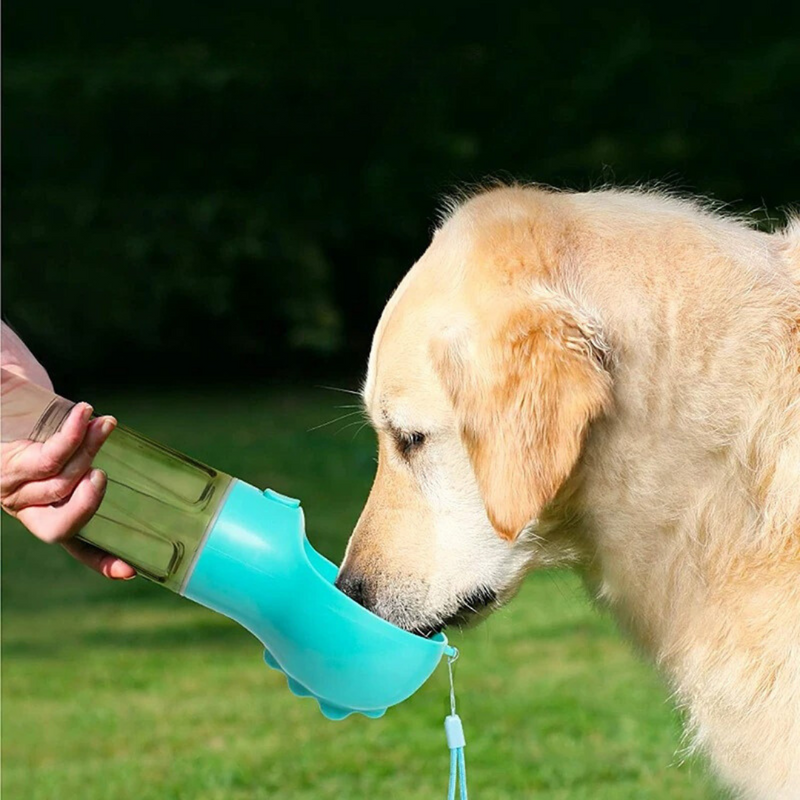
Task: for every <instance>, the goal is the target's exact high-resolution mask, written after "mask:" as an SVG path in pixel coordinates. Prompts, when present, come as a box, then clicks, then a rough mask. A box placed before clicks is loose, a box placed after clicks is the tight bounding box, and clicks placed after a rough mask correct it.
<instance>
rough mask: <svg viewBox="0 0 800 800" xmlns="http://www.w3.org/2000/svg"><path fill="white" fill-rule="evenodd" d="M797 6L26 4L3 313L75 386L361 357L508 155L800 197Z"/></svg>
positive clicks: (782, 200) (573, 178)
mask: <svg viewBox="0 0 800 800" xmlns="http://www.w3.org/2000/svg"><path fill="white" fill-rule="evenodd" d="M797 17H798V14H797V10H796V7H794V6H792V5H790V4H785V5H784V7H783V8H782V9H781V10H780V13H779V14H771V13H768V9H766V8H764V7H759V8H758V9H755V10H753V9H750V10H748V12H747V13H746V14H740V13H738V12H736V10H735V9H734V8H733V7H732V6H730V5H727V6H723V5H721V4H713V3H712V4H699V3H697V4H693V5H691V6H686V7H685V8H681V7H679V6H676V5H675V3H670V4H660V5H657V6H656V5H651V4H641V3H632V2H613V0H612V2H609V3H604V4H602V7H599V6H596V5H595V4H590V3H586V2H579V3H570V4H566V3H561V4H549V5H547V6H544V5H541V4H537V3H515V4H507V5H492V4H489V5H487V4H485V3H460V4H451V5H448V4H431V3H428V2H419V0H410V2H406V3H403V4H401V5H397V4H389V3H374V2H370V3H364V2H351V3H344V4H340V3H334V2H330V1H329V2H322V1H321V0H294V1H293V2H258V3H252V4H250V3H243V2H228V3H218V2H207V0H193V2H188V0H171V1H169V2H166V1H165V0H119V2H116V3H107V2H99V0H76V1H75V2H71V3H63V2H57V1H56V0H25V2H22V1H21V0H16V2H11V3H7V4H5V7H4V24H5V31H4V33H5V35H4V42H3V43H4V50H5V52H4V58H3V68H4V69H3V90H4V101H5V108H4V111H5V114H4V122H5V125H4V128H5V130H4V133H5V135H4V139H3V177H4V187H3V204H4V243H3V256H4V271H3V289H4V293H5V294H4V313H5V314H6V316H7V318H8V319H9V321H10V322H11V323H12V324H13V325H14V326H15V327H16V328H17V329H18V331H19V332H20V333H21V335H22V336H23V338H25V339H26V340H28V341H29V343H30V344H31V346H32V347H33V348H34V349H35V351H36V352H37V354H38V355H39V356H40V358H41V359H42V360H43V362H44V363H45V364H46V365H47V366H48V367H49V368H50V370H51V372H52V373H53V375H54V377H55V379H56V381H57V383H58V384H59V385H60V386H61V388H62V390H63V389H64V388H65V387H67V388H69V389H70V390H72V389H73V387H75V386H80V385H81V382H86V381H89V382H95V383H96V382H98V381H102V382H104V383H109V382H122V383H124V382H133V383H140V382H142V381H148V382H156V381H182V382H186V381H197V382H202V383H205V382H208V381H209V380H212V379H226V380H228V379H233V378H236V379H238V380H246V381H263V380H267V379H269V378H272V377H276V376H280V377H287V376H294V377H297V376H311V375H313V376H320V375H322V374H325V375H334V374H339V375H341V374H349V375H353V374H356V373H357V372H359V371H360V370H361V369H362V365H363V363H364V360H365V357H366V354H367V350H368V345H369V338H370V335H371V332H372V329H373V327H374V325H375V323H376V321H377V318H378V315H379V313H380V309H381V307H382V305H383V303H384V302H385V300H386V298H387V296H388V294H389V293H390V292H391V290H392V288H393V287H394V285H395V284H396V283H397V281H398V280H399V278H400V277H401V275H402V274H403V272H404V271H405V270H406V269H407V268H408V267H409V266H410V265H411V264H412V263H413V261H414V260H415V258H416V257H418V256H419V255H420V254H421V252H422V251H423V250H424V248H425V246H426V243H427V241H428V238H429V236H430V232H431V229H432V226H433V225H434V224H435V219H436V209H437V205H438V203H439V199H440V198H441V196H442V195H443V194H445V193H447V192H448V191H450V190H451V189H452V188H453V187H455V186H458V185H459V184H462V183H464V182H472V181H476V180H480V179H482V178H484V177H485V176H487V175H501V176H513V177H515V178H520V179H527V180H536V181H541V182H545V183H551V184H554V185H557V186H567V187H574V188H590V187H592V186H596V185H598V184H601V183H604V182H623V183H630V182H634V181H642V180H645V181H647V180H662V181H666V182H667V183H669V184H670V185H674V186H677V187H679V188H681V189H685V190H689V191H698V192H701V193H704V194H708V195H711V196H713V197H715V198H718V199H720V200H724V201H726V202H730V203H732V205H733V207H734V208H735V209H736V210H744V211H750V210H753V209H760V211H759V214H760V215H761V216H762V217H763V218H765V219H766V220H767V223H766V224H769V222H768V218H769V216H770V215H769V214H768V213H767V211H766V209H769V210H770V211H771V212H772V216H773V218H774V217H775V216H779V213H778V212H779V211H780V208H781V207H782V206H784V205H785V204H788V203H790V202H792V201H797V200H798V197H799V196H800V193H799V192H798V174H800V172H798V167H800V80H799V79H798V76H800V40H799V39H798V26H797V24H796V22H797Z"/></svg>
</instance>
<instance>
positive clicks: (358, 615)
mask: <svg viewBox="0 0 800 800" xmlns="http://www.w3.org/2000/svg"><path fill="white" fill-rule="evenodd" d="M337 571H338V568H337V567H336V565H335V564H333V563H331V562H330V561H328V560H327V559H326V558H324V557H323V556H322V555H320V554H319V553H318V552H317V551H316V550H314V548H313V547H312V546H311V544H310V543H309V542H308V539H307V538H306V534H305V521H304V518H303V511H302V509H301V508H300V502H299V501H298V500H295V499H293V498H290V497H285V496H284V495H281V494H278V493H277V492H273V491H272V490H270V489H267V490H266V491H265V492H261V491H259V490H258V489H256V488H254V487H253V486H250V485H249V484H246V483H244V482H242V481H239V480H234V481H233V483H232V485H231V488H230V491H229V493H228V496H227V498H226V499H225V501H224V503H223V505H222V507H221V509H220V512H219V514H218V516H217V519H216V520H215V522H214V523H213V525H212V526H211V528H210V529H209V533H208V535H207V537H206V540H205V542H204V544H203V545H202V546H201V548H200V549H199V554H198V556H197V558H196V560H195V563H194V565H193V567H192V569H191V570H190V572H189V575H188V578H187V580H186V582H185V584H184V587H183V589H182V591H181V594H183V595H184V596H185V597H188V598H189V599H191V600H194V601H195V602H198V603H200V604H202V605H204V606H206V607H208V608H211V609H213V610H214V611H218V612H219V613H221V614H224V615H225V616H228V617H230V618H231V619H234V620H236V621H237V622H238V623H239V624H240V625H242V626H243V627H245V628H246V629H247V630H249V631H250V632H251V633H252V634H253V635H254V636H256V637H257V638H258V639H259V640H260V641H261V643H262V644H263V645H264V647H265V654H264V660H265V661H266V663H267V664H268V665H269V666H270V667H272V668H274V669H278V670H280V671H281V672H283V673H284V674H285V675H286V679H287V683H288V685H289V689H290V690H291V691H292V692H293V693H294V694H296V695H298V696H299V697H313V698H314V699H316V700H317V702H318V703H319V707H320V709H321V711H322V713H323V714H324V715H325V716H326V717H328V718H329V719H343V718H344V717H347V716H348V715H350V714H351V713H353V712H360V713H361V714H364V715H365V716H368V717H373V718H375V717H380V716H382V715H383V714H384V713H385V711H386V709H387V708H388V707H389V706H393V705H396V704H397V703H400V702H402V701H403V700H405V699H407V698H408V697H410V696H411V695H412V694H414V692H416V691H417V689H419V688H420V686H422V684H423V683H425V681H426V680H427V679H428V678H429V677H430V675H431V673H432V672H433V671H434V669H435V668H436V666H437V664H438V663H439V661H440V660H441V657H442V655H444V654H445V653H448V654H452V653H454V652H455V651H454V649H453V648H452V647H450V646H449V645H448V644H447V639H446V637H445V636H444V635H443V634H437V635H436V636H434V637H432V638H430V639H424V638H422V637H420V636H416V635H414V634H413V633H408V632H407V631H404V630H402V629H401V628H398V627H396V626H395V625H392V624H391V623H389V622H387V621H386V620H383V619H381V618H380V617H378V616H376V615H375V614H373V613H371V612H370V611H367V610H366V609H365V608H363V607H362V606H360V605H359V604H358V603H356V602H355V601H353V600H351V599H350V598H349V597H348V596H347V595H345V594H344V593H342V592H340V591H339V590H338V589H337V588H336V587H335V586H334V584H333V581H334V580H335V578H336V574H337Z"/></svg>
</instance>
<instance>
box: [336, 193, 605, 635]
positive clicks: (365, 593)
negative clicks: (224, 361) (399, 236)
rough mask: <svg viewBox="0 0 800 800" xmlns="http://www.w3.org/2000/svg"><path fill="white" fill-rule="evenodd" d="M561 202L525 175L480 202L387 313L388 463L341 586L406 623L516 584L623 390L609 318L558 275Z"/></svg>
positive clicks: (370, 386)
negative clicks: (596, 313)
mask: <svg viewBox="0 0 800 800" xmlns="http://www.w3.org/2000/svg"><path fill="white" fill-rule="evenodd" d="M559 202H560V199H559V198H558V197H557V196H552V195H551V196H546V195H540V194H539V193H531V192H525V191H523V190H512V189H506V190H500V191H495V192H490V193H487V194H485V195H481V196H479V197H477V198H474V199H473V200H471V201H470V202H468V203H467V204H466V205H465V206H464V207H462V208H461V209H460V210H458V211H457V212H456V213H455V214H454V215H453V216H452V217H451V218H450V219H449V220H448V221H447V222H446V223H445V224H444V225H443V226H442V227H441V228H440V229H439V230H438V232H437V233H436V235H435V236H434V239H433V242H432V243H431V246H430V248H429V249H428V250H427V252H426V253H425V254H424V255H423V257H422V258H421V259H420V261H419V262H418V263H417V264H416V265H415V266H414V267H413V268H412V270H411V271H410V272H409V273H408V275H407V276H406V277H405V279H404V280H403V282H402V283H401V285H400V286H399V287H398V289H397V291H396V293H395V294H394V296H393V297H392V299H391V300H390V301H389V303H388V305H387V307H386V309H385V311H384V313H383V316H382V318H381V321H380V323H379V325H378V328H377V331H376V334H375V338H374V342H373V347H372V352H371V355H370V362H369V368H368V375H367V380H366V384H365V387H364V402H365V405H366V408H367V412H368V414H369V416H370V419H371V420H372V423H373V425H374V427H375V430H376V431H377V436H378V451H379V457H378V469H377V474H376V477H375V483H374V485H373V488H372V491H371V493H370V496H369V499H368V501H367V504H366V506H365V508H364V511H363V513H362V515H361V518H360V519H359V521H358V524H357V526H356V528H355V531H354V532H353V535H352V538H351V540H350V543H349V545H348V550H347V554H346V558H345V561H344V564H343V566H342V570H341V572H340V575H339V579H338V585H339V586H340V587H341V588H342V589H343V590H344V591H346V592H347V593H348V594H350V595H351V596H352V597H354V598H355V599H357V600H358V601H359V602H361V603H362V604H364V605H365V606H366V607H368V608H370V609H371V610H373V611H375V612H376V613H377V614H379V615H381V616H383V617H385V618H387V619H389V620H390V621H392V622H394V623H395V624H398V625H400V626H402V627H404V628H406V629H409V630H415V631H418V632H421V633H430V632H433V631H437V630H439V629H441V628H442V627H444V626H445V625H447V624H449V623H452V622H454V621H459V622H460V621H467V619H468V618H469V617H472V616H475V615H480V614H481V612H484V613H485V612H486V611H488V610H490V609H491V608H492V607H495V606H496V605H498V604H499V603H500V602H502V601H503V600H505V599H506V598H507V597H509V596H510V595H511V594H512V593H513V592H514V590H515V589H516V587H517V585H518V584H519V582H520V580H521V578H522V576H523V575H524V573H525V571H526V569H527V568H528V566H529V565H530V564H531V562H532V561H533V562H535V561H536V560H537V555H538V557H539V558H540V560H541V559H543V558H544V556H543V553H544V552H545V550H546V547H545V544H546V543H545V538H546V533H545V532H544V530H543V526H542V525H540V524H539V523H540V522H541V519H542V517H543V512H544V511H545V509H546V508H547V507H552V506H553V503H554V501H555V500H557V499H558V497H559V496H560V495H561V494H563V487H564V486H565V484H566V483H567V481H568V478H569V477H570V476H571V475H572V474H573V472H574V470H575V466H576V463H577V462H578V460H579V456H580V454H581V449H582V444H583V441H584V437H585V435H586V432H587V428H588V426H589V425H590V423H591V422H592V420H593V419H594V418H596V417H597V416H598V415H599V414H601V413H602V411H603V410H604V408H605V407H606V405H607V403H608V402H609V394H610V389H609V384H610V380H609V375H608V372H607V370H606V364H605V359H606V350H605V347H604V344H603V341H602V338H601V336H600V332H599V330H598V328H597V326H596V324H595V322H594V321H593V320H592V319H591V318H590V317H589V316H588V315H586V314H585V313H583V312H582V311H581V309H580V308H579V307H578V306H577V305H576V303H575V302H574V301H571V300H570V299H568V298H567V296H565V295H564V294H562V293H559V291H557V290H555V289H554V288H553V287H554V286H555V285H556V281H555V280H554V279H555V277H556V274H557V272H558V270H559V269H560V268H561V266H560V262H561V260H562V259H563V258H565V257H566V255H565V247H566V246H567V242H568V238H569V233H568V230H567V229H566V227H565V226H564V224H563V223H562V222H561V221H560V217H559V213H560V212H559ZM559 546H561V547H568V545H566V544H564V543H563V542H562V543H561V545H553V547H554V548H555V549H556V550H557V549H558V547H559ZM552 552H553V551H551V556H552Z"/></svg>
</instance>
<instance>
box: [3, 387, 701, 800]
mask: <svg viewBox="0 0 800 800" xmlns="http://www.w3.org/2000/svg"><path fill="white" fill-rule="evenodd" d="M340 398H346V395H340V396H337V395H334V394H331V393H323V392H300V391H297V390H286V391H283V392H279V391H277V390H272V391H270V392H263V391H261V392H259V391H248V392H242V391H236V392H233V391H232V392H230V393H225V394H223V393H220V394H218V395H217V396H215V397H207V396H203V397H187V396H179V395H168V394H162V395H159V396H139V397H134V396H125V397H116V398H114V397H111V398H105V400H106V402H104V403H103V407H104V408H108V409H110V410H113V411H114V412H115V413H116V414H117V415H118V416H119V417H120V418H121V419H122V420H124V422H125V423H126V424H128V425H129V426H130V427H133V428H136V429H138V430H141V431H142V432H145V433H147V434H149V435H150V436H152V437H154V438H155V439H157V440H160V441H163V442H165V443H168V444H171V445H173V446H174V447H177V448H178V449H180V450H183V451H185V452H187V453H190V454H192V455H194V456H196V457H198V458H200V459H201V460H204V461H206V462H207V463H210V464H212V465H214V466H217V467H219V468H220V469H224V470H226V471H228V472H231V473H233V474H234V475H236V476H238V477H241V478H243V479H245V480H248V481H250V482H251V483H254V484H257V485H259V486H267V485H270V486H273V487H275V488H276V489H278V490H280V491H282V492H284V493H287V494H290V495H295V496H299V497H301V498H302V499H303V503H304V506H305V508H306V515H307V520H308V527H309V534H310V536H311V538H312V540H313V541H314V542H315V544H316V545H317V546H318V547H319V548H320V549H321V550H322V551H323V552H325V553H326V554H327V555H329V556H331V557H333V558H334V559H336V560H337V561H338V559H339V558H340V557H341V553H342V550H343V547H344V544H345V541H346V539H347V536H348V533H349V531H350V529H351V528H352V525H353V523H354V521H355V520H356V518H357V516H358V512H359V509H360V507H361V504H362V503H363V501H364V499H365V497H366V495H367V492H368V489H369V484H370V481H371V477H372V471H373V469H374V463H373V441H372V436H371V434H369V433H368V432H367V431H364V432H363V433H361V434H360V435H359V436H358V437H356V438H355V439H353V436H352V432H353V431H354V430H355V428H350V429H348V430H345V431H343V432H341V433H337V430H338V429H339V428H340V424H335V425H329V426H327V427H323V428H320V429H319V430H316V431H310V432H309V428H312V427H314V426H315V425H319V424H320V423H322V422H324V421H325V420H326V419H329V418H332V417H334V416H338V415H339V414H342V413H345V412H344V411H341V410H337V409H336V408H335V406H337V405H342V404H347V403H349V402H350V400H348V399H340ZM91 399H95V400H96V399H97V398H91ZM342 424H343V423H342ZM2 544H3V564H2V569H3V589H2V591H3V686H2V700H3V704H2V724H3V768H4V769H3V775H2V789H3V798H4V800H106V799H107V798H114V800H128V798H130V800H173V799H174V800H178V799H180V800H187V799H188V798H191V799H192V800H261V799H262V798H300V799H302V798H337V799H338V798H377V797H382V798H426V799H427V798H435V797H443V796H444V792H445V787H446V771H447V763H448V759H447V751H446V746H445V743H444V733H443V729H442V720H443V717H444V715H445V713H446V711H447V677H446V670H445V669H444V668H443V667H442V668H440V669H439V670H438V672H437V674H436V675H435V676H434V677H433V678H432V679H431V680H430V681H429V682H428V683H427V684H426V685H425V686H424V687H423V688H422V690H421V691H420V692H419V693H418V694H417V695H415V696H414V697H413V698H412V699H410V700H409V701H408V702H406V703H404V704H403V705H401V706H399V707H396V708H393V709H391V710H390V711H389V712H388V713H387V715H386V716H385V717H384V718H383V719H382V720H378V721H372V720H367V719H364V718H362V717H356V718H352V717H351V718H350V719H347V720H345V721H344V722H339V723H333V722H328V721H327V720H325V719H324V718H323V717H322V716H321V714H320V713H319V711H318V710H317V708H316V706H315V704H314V703H313V702H312V701H310V700H298V699H297V698H295V697H294V696H293V695H291V694H290V693H289V691H288V690H287V689H286V686H285V684H284V680H283V678H282V676H280V675H279V674H277V673H275V672H272V671H270V670H268V669H267V668H266V667H265V666H264V665H263V663H262V661H261V650H260V647H259V645H258V643H257V642H256V641H255V640H254V639H252V638H251V637H250V636H249V635H248V634H247V633H246V632H245V631H244V630H242V629H241V628H239V627H238V626H236V625H235V624H234V623H232V622H230V621H228V620H226V619H224V618H222V617H220V616H217V615H215V614H212V613H211V612H209V611H206V610H205V609H203V608H200V607H199V606H195V605H193V604H192V603H190V602H188V601H185V600H182V599H180V598H179V597H177V596H175V595H172V594H170V593H169V592H167V591H165V590H163V589H160V588H158V587H156V586H153V585H152V584H149V583H147V581H144V580H142V579H137V580H135V581H132V582H130V583H111V582H108V581H104V580H103V579H102V578H99V577H98V576H96V575H94V574H92V573H89V572H88V571H87V570H85V569H83V568H82V567H81V566H80V565H79V564H77V563H76V562H73V561H72V560H71V559H70V558H69V557H68V556H67V555H66V554H64V553H63V552H62V551H61V550H60V549H58V548H48V547H46V546H44V545H42V544H40V543H39V542H37V541H36V540H34V538H33V537H32V536H30V535H28V534H26V533H25V532H24V531H23V530H22V529H21V528H20V527H19V526H18V525H17V524H16V523H14V522H13V521H11V520H9V519H8V518H7V517H4V518H3V536H2ZM454 638H455V640H456V643H457V644H458V645H459V647H460V648H461V652H462V657H461V660H460V661H459V663H458V668H457V672H456V684H457V690H458V696H459V705H460V713H461V715H462V718H463V719H464V723H465V726H466V731H467V738H468V747H467V758H468V762H467V767H468V774H469V783H470V789H471V793H472V794H471V796H472V797H474V798H476V799H477V800H490V799H492V798H517V797H526V798H527V797H531V798H537V799H540V800H556V798H565V799H566V798H570V799H571V800H581V799H585V800H603V798H609V799H610V798H614V800H623V799H624V798H631V799H633V798H636V800H643V799H644V798H685V799H686V800H691V799H692V798H712V797H715V796H716V795H715V792H714V790H713V789H712V785H711V782H710V780H709V779H708V778H706V777H704V774H703V769H702V767H701V765H699V764H696V763H694V764H693V763H691V762H690V763H688V764H683V765H680V764H679V759H678V758H677V757H676V755H675V753H676V752H677V751H678V749H679V746H680V725H679V721H678V718H677V716H676V715H675V714H674V713H673V712H672V710H671V708H670V706H669V703H668V702H667V697H666V694H667V693H666V691H665V690H664V688H663V687H662V686H661V685H660V684H659V682H658V680H657V678H656V677H655V675H654V674H653V672H652V670H651V669H650V668H649V667H647V666H646V665H643V664H641V663H640V662H639V661H638V660H637V658H636V657H635V656H634V655H633V654H632V653H631V651H630V648H629V647H628V646H627V645H626V644H625V643H624V642H623V641H622V640H621V638H620V636H619V635H618V634H617V633H616V631H615V629H614V626H613V624H612V623H611V622H610V621H609V620H608V619H606V618H603V617H602V616H600V615H599V614H598V613H597V612H595V611H594V610H593V609H592V608H591V607H590V606H589V604H588V602H587V601H586V599H585V598H584V595H583V592H582V590H581V588H580V586H579V583H578V581H577V580H576V579H575V578H574V577H573V576H571V575H569V574H566V573H560V572H559V573H548V574H539V575H535V576H532V577H531V578H530V579H529V581H528V582H527V584H526V586H525V588H524V589H523V591H522V593H521V595H520V596H519V598H518V599H517V600H516V601H515V602H514V603H513V604H512V605H511V606H510V607H509V608H507V609H505V610H504V611H503V612H501V613H499V614H497V615H496V616H495V617H493V618H492V619H491V620H490V621H489V622H488V623H487V624H485V625H484V626H482V627H480V628H478V629H476V630H474V631H472V632H469V633H467V634H465V635H463V636H462V635H457V636H455V637H454Z"/></svg>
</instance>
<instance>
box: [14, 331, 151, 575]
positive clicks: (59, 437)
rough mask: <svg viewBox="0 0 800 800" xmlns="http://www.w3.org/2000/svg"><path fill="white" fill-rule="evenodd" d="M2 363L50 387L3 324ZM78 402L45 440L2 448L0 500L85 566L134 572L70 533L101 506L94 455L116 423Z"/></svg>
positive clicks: (102, 483)
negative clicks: (95, 414) (94, 416)
mask: <svg viewBox="0 0 800 800" xmlns="http://www.w3.org/2000/svg"><path fill="white" fill-rule="evenodd" d="M2 333H3V336H2V345H1V346H0V350H1V351H2V357H0V364H2V366H3V368H4V369H8V370H10V371H12V372H16V373H17V374H19V375H22V376H23V377H25V378H27V379H28V380H30V381H33V382H34V383H38V384H39V385H41V386H44V387H45V388H47V389H49V390H52V384H51V382H50V378H49V376H48V375H47V372H46V371H45V370H44V368H43V367H42V366H41V364H39V362H38V361H37V360H36V359H35V358H34V356H33V354H32V353H31V352H30V350H28V348H27V347H26V346H25V345H24V343H23V342H22V340H20V338H19V337H18V336H17V335H16V334H15V333H14V332H13V331H11V329H10V328H8V327H7V326H6V325H5V324H3V327H2ZM91 415H92V408H91V406H89V405H88V404H87V403H78V404H77V405H76V406H75V407H74V408H73V409H72V410H71V411H70V413H69V416H68V417H67V418H66V420H64V424H63V425H62V426H61V429H60V430H59V431H58V432H57V433H55V434H53V435H52V436H51V437H50V438H49V439H48V440H47V441H46V442H33V441H28V440H24V441H16V442H6V443H3V444H2V449H1V450H0V505H1V506H2V508H3V509H4V510H5V511H7V512H8V513H9V514H10V515H11V516H13V517H16V518H17V519H18V520H19V521H20V522H21V523H22V524H23V525H24V526H25V527H26V528H28V530H29V531H30V532H31V533H33V535H34V536H36V537H38V538H39V539H41V540H42V541H44V542H48V543H58V544H61V545H62V546H63V547H64V549H65V550H67V552H69V553H70V554H71V555H73V556H74V557H75V558H77V559H78V560H79V561H81V562H82V563H84V564H86V566H88V567H91V568H92V569H94V570H96V571H97V572H100V573H101V574H103V575H105V576H106V577H108V578H122V579H128V578H133V577H134V576H135V575H136V571H135V570H134V569H133V567H131V566H130V565H128V564H126V563H125V562H124V561H122V560H121V559H119V558H117V557H116V556H113V555H110V554H109V553H105V552H103V551H102V550H99V549H97V548H96V547H93V546H91V545H89V544H87V543H86V542H81V541H78V540H75V539H73V538H72V537H73V536H74V535H75V534H76V533H78V531H80V530H81V528H82V527H83V526H84V525H86V523H87V522H88V521H89V520H90V519H91V518H92V516H93V515H94V513H95V512H96V511H97V509H98V507H99V506H100V503H101V501H102V499H103V495H104V494H105V489H106V475H105V473H104V472H103V471H102V470H99V469H92V460H93V459H94V457H95V456H96V455H97V452H98V451H99V449H100V447H101V446H102V445H103V443H104V442H105V441H106V439H107V438H108V436H109V435H110V433H111V432H112V431H113V430H114V427H115V426H116V424H117V423H116V420H115V419H114V418H113V417H107V416H106V417H98V418H97V419H91Z"/></svg>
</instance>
